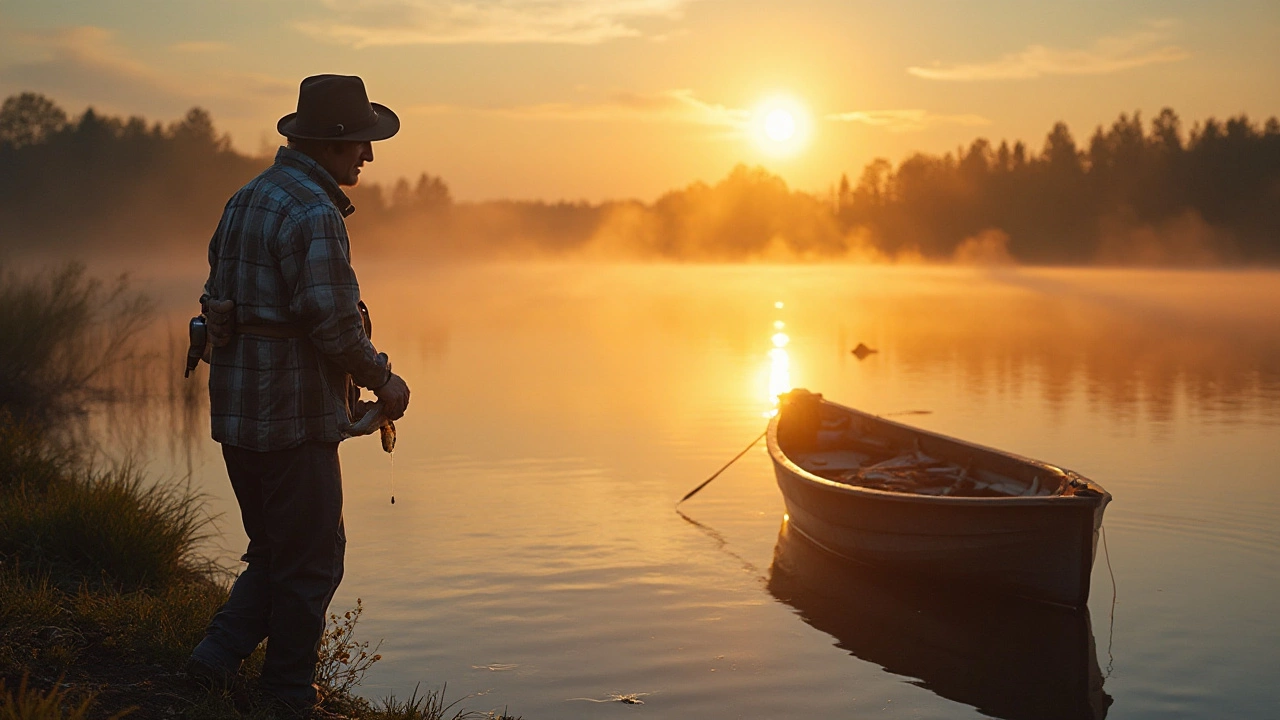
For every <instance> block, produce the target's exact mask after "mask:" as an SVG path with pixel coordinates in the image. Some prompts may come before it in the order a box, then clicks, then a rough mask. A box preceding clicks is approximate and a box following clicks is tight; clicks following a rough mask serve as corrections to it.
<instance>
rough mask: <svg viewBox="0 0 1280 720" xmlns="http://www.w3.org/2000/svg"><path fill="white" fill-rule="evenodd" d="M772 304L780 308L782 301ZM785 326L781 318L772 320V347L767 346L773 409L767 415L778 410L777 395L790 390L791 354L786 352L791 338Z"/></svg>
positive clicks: (770, 394)
mask: <svg viewBox="0 0 1280 720" xmlns="http://www.w3.org/2000/svg"><path fill="white" fill-rule="evenodd" d="M774 306H775V307H776V308H778V309H781V306H782V303H776V304H775V305H774ZM786 326H787V324H786V323H785V322H783V321H782V320H774V321H773V329H774V331H775V332H774V333H773V337H771V338H770V341H771V342H772V344H773V347H771V348H769V402H770V404H771V405H772V406H773V409H771V410H770V411H769V412H767V413H765V414H766V415H767V416H769V417H773V415H774V414H776V413H777V412H778V410H777V407H778V396H779V395H781V394H783V393H785V392H788V391H790V390H791V356H790V355H788V354H787V345H789V344H790V343H791V338H790V337H788V336H787V334H786V333H785V332H783V329H784V328H786Z"/></svg>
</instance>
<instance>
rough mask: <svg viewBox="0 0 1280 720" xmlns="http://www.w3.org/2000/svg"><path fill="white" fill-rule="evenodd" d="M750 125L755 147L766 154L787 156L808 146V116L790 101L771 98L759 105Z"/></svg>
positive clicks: (800, 107) (797, 103)
mask: <svg viewBox="0 0 1280 720" xmlns="http://www.w3.org/2000/svg"><path fill="white" fill-rule="evenodd" d="M751 124H752V135H753V137H754V139H755V141H756V145H757V146H758V147H759V148H760V149H761V150H763V151H764V152H765V153H766V154H768V155H772V156H774V157H787V156H791V155H795V154H797V153H799V152H800V151H801V150H803V149H804V148H805V147H806V146H807V145H808V140H809V131H810V122H809V114H808V112H807V111H806V110H805V108H804V107H803V106H802V105H801V104H800V103H799V102H797V101H796V100H794V99H792V98H789V97H781V96H780V97H773V98H770V99H768V100H765V101H764V102H762V103H760V105H758V106H757V107H756V109H755V111H754V112H753V113H752V120H751Z"/></svg>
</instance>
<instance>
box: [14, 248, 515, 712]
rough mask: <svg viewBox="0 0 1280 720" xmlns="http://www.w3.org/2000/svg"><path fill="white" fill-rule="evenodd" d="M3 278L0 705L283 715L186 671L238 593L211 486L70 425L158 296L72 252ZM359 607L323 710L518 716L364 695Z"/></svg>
mask: <svg viewBox="0 0 1280 720" xmlns="http://www.w3.org/2000/svg"><path fill="white" fill-rule="evenodd" d="M0 278H2V279H3V283H0V720H80V719H81V718H112V719H113V720H115V719H117V718H120V717H128V718H129V719H130V720H134V719H137V720H153V719H154V720H160V719H161V718H163V719H164V720H171V719H173V718H185V719H186V720H231V719H232V718H241V717H248V718H251V719H253V720H265V719H266V718H269V717H271V711H270V710H269V709H268V708H266V707H264V706H262V705H261V704H258V705H255V706H251V707H248V708H245V707H244V706H243V703H237V702H235V701H233V698H231V697H225V696H221V695H217V694H211V693H208V692H206V691H203V690H201V689H199V688H198V687H196V686H195V685H194V684H192V683H191V682H190V681H188V680H187V679H186V678H185V677H184V676H183V674H182V673H181V667H182V665H183V663H184V662H185V660H186V658H187V656H188V654H189V653H190V651H191V649H192V648H193V647H194V646H195V645H196V643H198V642H199V641H200V639H201V638H202V637H203V635H204V630H205V627H206V625H207V624H208V622H209V620H210V618H212V616H213V614H214V612H215V611H216V610H217V609H218V608H219V607H220V606H221V605H222V603H223V602H224V601H225V600H226V598H227V596H228V592H229V580H230V575H229V573H228V572H227V571H226V570H224V569H220V568H218V567H217V566H216V565H215V564H214V563H212V562H211V561H209V560H208V559H206V558H205V557H204V556H203V555H202V553H201V552H200V548H201V547H202V541H203V540H204V539H205V538H206V536H207V534H208V532H209V530H210V519H209V517H208V515H207V513H206V512H205V508H204V502H203V498H202V497H201V496H200V495H199V494H198V493H195V492H193V491H192V490H191V488H190V487H189V486H187V485H185V484H183V483H181V482H153V481H151V480H150V479H149V478H147V477H146V476H145V475H144V474H143V473H142V472H141V471H139V470H138V469H137V468H136V467H134V466H131V465H130V464H129V463H127V462H124V463H119V464H109V465H95V464H94V462H93V461H92V460H91V459H90V456H89V455H88V454H87V453H83V452H81V451H80V448H81V447H82V445H81V442H82V441H80V440H77V438H76V435H75V434H74V433H66V432H62V430H63V425H64V424H65V423H66V421H67V420H68V418H70V417H74V416H75V415H77V414H81V415H82V414H83V413H84V412H85V411H86V409H87V408H88V407H89V406H90V405H92V404H93V403H99V402H110V401H112V400H114V399H118V397H119V395H120V392H121V388H125V389H127V388H128V386H129V385H128V382H121V378H125V380H126V381H127V380H128V372H125V371H122V370H121V368H122V365H121V363H124V364H126V365H127V364H128V363H129V362H131V356H130V355H129V354H128V352H127V351H126V349H127V347H126V346H128V345H129V343H130V342H131V340H132V339H133V338H135V336H136V335H137V334H138V333H139V332H140V331H141V329H142V327H143V326H144V325H145V321H146V319H147V317H148V316H149V309H148V305H147V304H146V302H145V301H144V300H141V299H140V298H137V297H134V296H131V295H130V294H129V292H128V289H127V284H126V283H124V282H123V281H121V282H120V283H118V284H117V285H116V286H114V287H112V288H105V287H104V286H103V285H102V284H100V283H98V282H97V281H94V280H92V279H90V278H88V277H87V276H86V275H85V274H84V270H83V268H81V267H79V266H74V265H70V266H66V267H64V268H62V269H60V270H55V271H52V272H46V273H44V274H40V275H36V276H32V277H20V276H17V275H15V274H13V273H7V274H6V273H5V272H4V270H3V268H0ZM171 394H172V389H171ZM188 404H191V403H188ZM363 610H364V608H363V606H362V605H361V604H360V603H359V601H357V604H356V607H355V608H353V609H352V610H350V611H347V612H345V613H343V614H342V615H334V616H331V618H330V624H329V628H328V630H327V631H326V633H325V636H324V638H323V641H322V646H321V663H320V666H319V667H318V670H317V675H318V683H319V684H320V685H321V687H322V695H323V697H324V703H325V706H326V708H327V709H330V710H335V711H338V712H341V713H343V714H345V715H346V716H348V717H351V718H353V719H354V720H464V719H467V718H490V719H493V720H504V719H505V720H515V719H513V718H509V717H508V716H506V715H505V713H504V714H502V715H494V714H492V713H478V712H474V711H468V710H465V709H460V708H459V707H458V705H459V704H460V703H461V702H462V701H464V700H466V699H467V698H465V697H463V698H459V699H458V700H455V701H452V702H447V701H446V699H445V689H444V688H441V689H440V690H438V691H434V692H426V693H419V691H418V689H416V688H415V690H414V692H413V693H412V694H411V696H410V697H409V698H408V699H397V698H395V697H389V698H386V699H383V700H381V701H370V700H367V699H365V698H363V697H361V696H360V695H359V694H358V690H359V686H360V682H361V680H362V679H363V678H364V675H365V673H367V672H368V670H369V669H370V668H371V667H372V666H373V664H374V663H376V662H377V661H379V660H380V659H381V656H380V655H379V654H378V653H377V646H376V645H375V646H374V647H373V648H372V649H371V648H370V644H369V643H368V642H366V641H362V640H359V639H357V637H356V624H357V622H358V621H359V619H360V615H361V613H362V612H363ZM262 657H263V648H259V649H258V651H257V652H256V653H255V654H254V655H253V656H251V657H250V658H249V659H248V661H247V662H246V663H245V668H244V674H245V675H246V678H247V679H249V680H252V679H253V678H254V676H255V675H256V673H257V671H258V669H260V668H261V662H262Z"/></svg>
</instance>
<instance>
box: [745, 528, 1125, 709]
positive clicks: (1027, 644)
mask: <svg viewBox="0 0 1280 720" xmlns="http://www.w3.org/2000/svg"><path fill="white" fill-rule="evenodd" d="M767 587H768V589H769V592H770V593H771V594H772V595H773V596H774V597H775V598H777V599H778V600H779V601H780V602H783V603H785V604H787V605H789V606H791V607H793V608H795V609H796V611H797V612H798V613H799V615H800V617H801V618H802V619H803V620H804V621H805V622H806V623H808V624H809V625H812V626H813V627H814V628H817V629H818V630H821V631H823V632H825V633H827V634H829V635H831V636H833V637H834V638H835V639H836V645H837V647H840V648H842V649H844V650H847V651H849V652H850V653H851V654H852V655H854V656H856V657H859V658H861V659H863V660H866V661H867V662H871V663H875V664H876V665H879V666H881V667H882V668H884V669H885V671H887V672H890V673H894V674H896V675H905V676H907V677H911V678H915V680H913V681H912V683H913V684H915V685H918V686H920V687H923V688H926V689H928V690H930V691H932V692H934V693H936V694H937V695H939V696H941V697H944V698H947V699H949V700H953V701H955V702H959V703H964V704H966V705H971V706H973V707H974V708H976V709H977V710H978V711H980V712H982V713H983V714H986V715H990V716H992V717H997V718H1008V719H1009V720H1022V719H1024V718H1025V719H1027V720H1032V719H1035V720H1050V719H1055V718H1057V719H1061V720H1068V719H1070V720H1101V718H1104V717H1106V714H1107V707H1108V706H1109V705H1110V704H1111V697H1110V696H1109V695H1107V693H1106V692H1105V691H1103V689H1102V675H1101V672H1100V670H1099V668H1098V661H1097V655H1096V652H1095V648H1094V640H1093V632H1092V630H1091V628H1090V623H1089V613H1088V610H1084V611H1080V612H1067V611H1062V610H1058V609H1055V608H1048V607H1042V606H1039V605H1035V604H1030V603H1022V602H1018V603H1013V602H1009V601H1003V600H998V599H992V598H974V597H969V596H958V595H949V594H940V593H939V592H938V591H937V590H936V589H934V588H922V587H918V586H912V585H908V584H905V583H904V582H902V581H901V580H897V579H894V578H887V577H884V576H883V575H881V574H878V573H876V572H873V571H872V570H870V569H869V568H865V567H862V566H859V565H854V564H851V563H848V562H846V561H843V560H841V559H839V558H836V557H833V556H831V555H830V554H828V553H826V552H824V551H822V550H821V549H819V548H817V547H816V546H814V545H813V544H812V543H810V542H809V541H808V540H806V539H805V538H804V537H803V536H801V535H800V534H799V533H796V532H794V531H793V530H791V528H790V525H789V524H788V523H787V522H786V521H784V522H783V524H782V529H781V530H780V531H779V533H778V543H777V546H776V548H775V550H774V557H773V564H772V565H771V566H770V568H769V579H768V584H767Z"/></svg>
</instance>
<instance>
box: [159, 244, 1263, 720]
mask: <svg viewBox="0 0 1280 720" xmlns="http://www.w3.org/2000/svg"><path fill="white" fill-rule="evenodd" d="M197 261H198V258H197ZM357 269H358V270H359V271H360V273H361V279H362V283H363V284H364V285H365V287H366V299H367V300H368V301H369V304H370V306H371V307H372V310H373V313H374V325H375V332H374V337H375V340H377V343H376V344H377V345H378V347H379V348H380V349H384V350H385V351H387V352H388V353H389V354H390V355H391V357H392V360H393V363H394V365H395V368H396V370H397V371H398V372H400V373H401V374H402V375H403V376H404V377H405V378H406V379H407V380H408V381H409V383H410V385H411V387H412V388H413V393H414V394H413V402H412V405H411V408H410V412H409V414H408V416H406V417H405V418H404V420H403V421H401V422H400V423H399V424H398V425H399V446H398V448H397V451H396V453H395V457H394V463H393V462H392V460H391V459H390V458H388V457H387V456H386V455H385V454H384V453H382V452H381V450H380V448H379V446H378V442H377V440H376V439H372V438H365V439H361V440H355V441H351V442H348V443H344V445H343V450H342V459H343V465H344V475H345V485H346V502H347V506H346V507H347V510H346V522H347V534H348V538H349V545H348V560H347V575H346V580H345V582H344V584H343V586H342V588H341V590H340V591H339V594H338V597H337V598H336V600H335V608H339V609H341V608H346V607H349V606H351V605H353V604H354V603H355V600H356V598H357V597H358V598H361V599H362V600H363V603H364V605H365V607H366V613H365V618H364V620H362V623H361V631H362V633H363V636H364V637H365V638H366V639H371V640H377V639H378V638H383V639H384V642H383V644H382V653H383V656H384V660H383V661H382V662H381V663H379V664H378V665H377V666H376V667H375V669H374V670H373V671H372V672H371V674H370V675H369V677H368V679H367V681H366V685H365V691H366V693H367V694H368V695H370V696H383V695H386V694H390V693H393V692H394V693H397V694H399V695H405V694H407V693H409V692H410V691H411V690H412V689H413V687H414V684H415V683H417V682H419V681H422V682H423V683H424V684H425V685H427V686H430V687H433V688H435V687H439V686H440V685H441V684H442V683H444V682H446V681H447V682H448V691H449V695H450V697H451V698H456V697H459V696H461V695H464V694H467V695H475V697H471V698H470V699H468V700H466V701H465V702H464V703H463V704H464V705H465V706H466V707H470V708H473V709H481V710H485V709H491V708H496V709H502V708H504V707H508V708H509V709H510V711H511V712H513V713H518V714H522V715H523V716H524V717H526V718H529V719H530V720H534V719H536V718H614V717H621V716H623V715H626V716H628V717H630V716H632V715H635V716H641V715H643V716H648V717H655V718H657V717H661V718H671V717H705V718H814V717H869V716H876V717H887V718H904V719H905V718H963V717H974V716H978V715H989V716H993V717H1010V718H1023V717H1101V716H1104V715H1105V716H1106V717H1110V718H1179V717H1186V718H1205V717H1234V718H1264V717H1276V716H1277V714H1278V713H1280V709H1278V708H1280V687H1278V684H1277V682H1276V680H1277V676H1276V670H1275V668H1276V667H1280V621H1278V620H1277V610H1278V609H1280V605H1278V604H1277V601H1276V598H1277V596H1278V595H1280V553H1278V552H1277V550H1278V549H1280V524H1278V523H1277V520H1276V515H1277V512H1278V511H1280V499H1278V498H1280V492H1277V489H1276V486H1275V480H1276V478H1277V472H1276V466H1277V463H1278V462H1280V450H1278V449H1277V442H1276V440H1277V435H1278V434H1280V274H1276V273H1261V272H1258V273H1253V272H1240V273H1228V272H1206V273H1183V272H1127V271H1126V272H1121V271H1067V270H1000V271H994V270H993V271H984V270H962V269H921V268H871V269H864V268H848V267H836V268H830V267H824V268H802V267H777V268H774V267H733V268H729V267H725V268H720V267H602V266H563V265H560V266H537V267H489V268H480V269H477V268H470V269H468V268H452V269H430V268H429V269H411V268H403V267H394V266H390V265H388V266H378V265H370V264H364V265H358V267H357ZM139 274H140V275H141V276H142V277H144V278H148V277H149V276H148V272H147V271H142V272H141V273H139ZM202 279H203V277H202V275H201V269H200V267H199V266H198V265H196V266H195V267H194V268H193V269H192V274H191V279H189V280H186V279H181V278H175V277H174V276H172V275H166V276H163V277H162V276H159V275H156V274H154V273H152V274H151V275H150V277H149V279H148V281H147V283H146V284H147V286H148V287H149V288H150V289H151V291H152V292H153V293H154V294H155V295H157V296H158V297H159V298H160V299H161V300H162V303H164V307H165V308H166V309H167V310H168V311H171V314H170V315H169V319H170V322H171V323H172V324H173V325H174V328H175V329H177V328H179V327H180V323H181V322H182V321H184V320H185V318H186V317H188V316H189V315H190V305H191V303H192V301H193V300H192V299H193V298H194V297H195V296H196V295H198V294H199V283H200V281H201V280H202ZM779 332H781V333H785V335H786V337H785V338H783V337H776V335H777V333H779ZM860 342H862V343H865V344H866V345H868V346H870V347H872V348H876V349H877V350H879V352H878V353H875V354H872V355H870V356H867V357H866V358H865V359H863V360H861V361H860V360H858V359H857V358H856V357H855V356H854V355H852V354H851V353H850V351H851V350H852V348H854V347H855V346H856V345H857V344H858V343H860ZM790 386H796V387H807V388H809V389H811V390H814V391H817V392H822V393H824V394H825V396H826V397H827V398H829V399H832V400H835V401H837V402H842V403H844V404H849V405H853V406H855V407H858V408H862V409H865V410H869V411H872V412H876V413H881V414H889V413H902V415H901V417H900V418H899V419H902V420H905V421H906V422H909V423H913V424H917V425H919V426H921V427H925V428H928V429H931V430H936V431H940V432H943V433H947V434H951V435H956V436H959V437H962V438H965V439H968V440H972V441H976V442H979V443H982V444H986V445H990V446H995V447H999V448H1003V449H1007V450H1010V451H1014V452H1017V453H1020V454H1023V455H1028V456H1031V457H1035V458H1039V459H1043V460H1047V461H1049V462H1053V463H1056V464H1059V465H1061V466H1063V467H1067V468H1071V469H1073V470H1076V471H1078V472H1080V473H1083V474H1084V475H1086V476H1089V477H1091V478H1093V479H1094V480H1096V481H1098V482H1099V483H1101V484H1102V485H1103V486H1105V487H1106V488H1107V489H1108V490H1109V491H1111V492H1112V493H1113V495H1114V496H1115V501H1114V502H1113V503H1112V505H1111V506H1110V507H1109V508H1108V510H1107V515H1106V520H1105V533H1106V541H1107V547H1106V550H1107V552H1106V553H1105V554H1104V553H1103V552H1102V551H1100V552H1099V554H1098V559H1097V563H1096V565H1095V569H1094V576H1093V594H1092V597H1091V601H1090V607H1089V612H1088V613H1086V614H1075V615H1072V614H1064V613H1045V612H1043V611H1041V610H1039V609H1036V608H1031V609H1028V608H1025V607H1019V606H1012V607H1006V606H1004V605H1001V604H990V605H988V604H985V603H983V604H979V605H978V606H976V607H975V606H974V605H972V604H968V603H966V602H964V598H957V597H949V596H945V595H943V596H936V594H934V593H924V594H921V593H919V592H908V591H906V590H904V589H901V588H897V587H894V586H893V585H892V584H890V583H887V582H885V581H883V580H882V579H878V578H876V577H875V576H873V575H871V574H869V573H867V572H865V571H862V570H859V569H857V568H849V567H847V566H842V565H839V564H837V563H832V562H830V560H829V559H827V558H825V557H824V556H822V555H821V553H818V554H817V556H816V557H815V556H814V553H813V552H812V550H811V549H808V548H806V547H805V546H804V545H803V543H797V542H796V540H795V538H794V537H792V536H791V535H790V534H788V533H787V532H786V528H785V526H784V523H783V505H782V499H781V497H780V495H779V493H778V489H777V486H776V485H775V484H774V479H773V471H772V468H771V465H770V463H769V460H768V457H767V455H766V453H765V451H764V449H763V447H762V445H763V444H761V446H758V447H756V448H755V449H754V450H753V451H752V452H750V453H748V454H747V455H746V456H745V457H743V459H742V460H741V461H739V462H738V463H737V464H736V465H734V466H733V467H732V468H731V469H730V470H729V471H727V472H726V473H724V474H723V475H722V476H721V477H719V478H718V479H717V480H716V481H715V482H713V483H712V484H711V485H709V486H708V487H707V488H706V489H704V490H703V491H702V492H701V493H700V494H699V495H697V496H696V497H694V498H693V499H692V500H690V501H689V502H687V503H685V504H684V505H682V506H681V510H682V511H683V512H684V516H682V515H680V514H677V513H676V512H675V510H674V509H673V504H674V502H675V501H676V500H677V499H678V498H680V497H681V496H682V495H683V494H684V493H685V492H687V491H688V490H689V489H690V488H692V487H693V486H694V485H696V484H698V483H699V482H701V481H702V480H704V479H705V478H706V477H707V476H709V475H710V474H711V473H712V472H713V471H715V470H716V469H717V468H719V467H720V466H721V465H722V464H723V463H725V462H726V461H727V460H728V459H729V458H731V457H732V456H733V455H734V454H735V453H737V452H738V451H739V450H741V449H742V448H743V447H744V446H745V445H746V443H747V442H748V441H749V440H750V439H751V438H753V437H755V436H756V435H757V434H759V433H760V432H761V430H763V428H764V424H765V422H766V420H765V417H766V415H767V413H768V412H769V411H770V410H771V408H772V402H771V397H772V393H774V392H776V391H778V390H781V389H785V388H787V387H790ZM913 411H914V412H913ZM924 411H927V412H924ZM907 413H911V414H907ZM156 422H157V423H169V422H171V420H166V419H159V420H157V421H156ZM194 423H195V425H194V427H195V431H196V434H195V437H196V438H197V440H196V442H194V444H193V445H192V448H193V451H194V455H192V457H191V463H192V464H191V467H192V468H193V473H194V476H195V478H196V481H197V483H198V484H199V485H200V486H201V487H203V488H204V489H205V490H207V491H208V492H209V493H210V494H211V495H212V496H213V506H214V508H215V509H216V510H220V511H223V512H226V513H228V515H227V517H226V518H225V519H224V522H223V524H222V525H223V529H224V534H223V537H222V538H221V539H220V544H221V546H222V547H223V551H224V552H225V553H226V556H227V557H228V558H230V557H234V556H235V555H236V554H238V553H239V551H240V548H241V547H242V544H243V542H244V537H243V534H242V532H241V531H240V529H239V526H238V516H237V515H236V513H235V510H234V504H233V501H232V499H231V494H230V489H229V487H228V485H227V482H226V479H225V475H224V472H223V468H222V465H221V460H220V457H219V455H218V453H217V447H216V446H215V445H214V444H213V443H212V442H211V441H209V440H207V437H208V432H207V431H208V428H207V418H204V417H203V416H202V415H197V417H196V419H195V421H194ZM179 424H180V423H179ZM182 447H183V443H182V442H180V441H175V442H171V443H168V444H165V443H156V444H155V447H154V448H152V451H153V453H154V457H155V460H154V461H153V465H154V466H155V467H156V468H157V470H159V471H161V472H172V473H176V474H181V473H184V472H186V463H187V459H186V456H185V455H184V454H183V453H182V452H181V448H182ZM166 468H168V469H167V470H166ZM393 493H394V495H395V497H396V503H395V504H394V505H392V504H391V502H390V496H391V495H392V494H393ZM1107 556H1109V560H1110V568H1111V570H1112V571H1113V572H1114V576H1115V582H1114V584H1113V582H1112V579H1111V575H1110V573H1109V572H1108V561H1107ZM1113 592H1114V603H1113ZM624 695H635V696H636V697H637V698H638V699H640V700H642V701H643V703H644V704H643V705H627V704H623V703H621V702H617V701H616V698H617V697H619V696H624Z"/></svg>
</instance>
